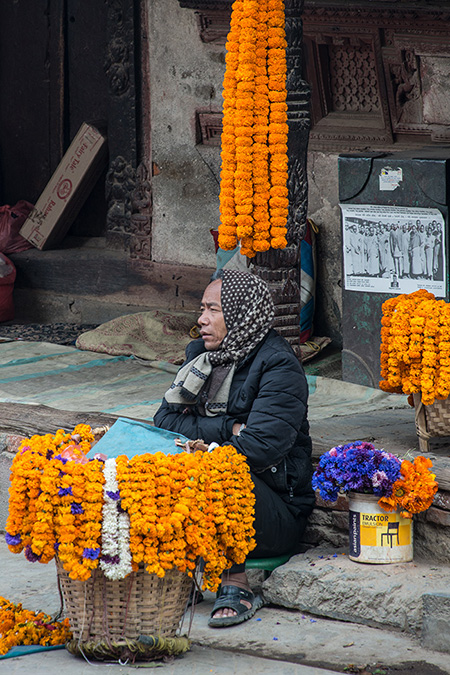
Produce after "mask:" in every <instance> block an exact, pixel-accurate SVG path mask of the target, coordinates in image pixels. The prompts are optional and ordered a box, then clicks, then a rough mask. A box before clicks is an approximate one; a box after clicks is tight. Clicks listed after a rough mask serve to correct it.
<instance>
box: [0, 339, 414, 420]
mask: <svg viewBox="0 0 450 675" xmlns="http://www.w3.org/2000/svg"><path fill="white" fill-rule="evenodd" d="M176 371H177V366H176V365H174V364H171V363H168V362H167V361H159V362H157V361H151V362H149V361H140V360H137V359H135V358H133V357H130V356H122V355H121V356H109V355H107V354H97V355H95V356H94V355H93V354H91V353H90V352H83V351H80V350H78V349H76V348H75V347H70V346H67V347H61V346H58V345H52V344H49V343H44V342H22V341H18V342H7V343H4V344H0V401H1V402H3V403H6V402H10V403H35V404H42V405H47V406H50V407H52V408H58V409H60V410H73V411H77V412H82V411H87V412H89V411H92V412H95V411H98V412H104V413H110V414H116V415H120V416H121V417H135V418H139V419H144V420H151V419H152V417H153V415H154V414H155V412H156V410H157V409H158V407H159V405H160V401H161V398H162V397H163V396H164V393H165V392H166V390H167V389H168V388H169V386H170V385H171V383H172V380H173V377H174V373H176ZM307 380H308V384H309V406H308V407H309V419H310V421H311V422H320V420H321V419H328V418H330V417H335V416H341V415H352V414H354V413H364V412H373V411H375V410H382V409H386V408H409V406H408V403H407V400H406V396H399V395H398V394H386V393H384V392H383V391H380V390H379V389H372V388H370V387H363V386H361V385H358V384H352V383H350V382H342V381H340V380H333V379H329V378H326V377H320V376H311V375H309V376H308V377H307Z"/></svg>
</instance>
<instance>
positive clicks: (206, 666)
mask: <svg viewBox="0 0 450 675" xmlns="http://www.w3.org/2000/svg"><path fill="white" fill-rule="evenodd" d="M342 557H343V556H342ZM354 565H355V566H356V567H359V566H358V564H357V563H354ZM362 567H364V568H366V566H362ZM383 567H385V568H386V566H383ZM395 567H397V566H391V569H392V570H394V568H395ZM0 569H1V570H2V573H1V575H0V595H2V596H4V597H7V598H9V599H11V600H14V601H15V602H22V603H23V606H24V607H25V608H27V609H32V610H38V609H43V610H45V611H46V612H48V613H51V614H53V613H56V612H57V611H58V609H59V605H60V599H59V594H58V590H57V584H56V571H55V567H54V565H53V563H50V564H49V565H40V564H39V563H34V564H32V563H29V562H28V561H27V560H26V559H25V558H24V557H23V555H22V554H20V555H14V554H12V553H10V552H9V550H8V548H7V546H6V544H5V542H4V539H3V538H1V539H0ZM411 569H413V568H411ZM280 570H281V568H279V571H280ZM275 573H276V571H275ZM275 573H274V574H275ZM419 573H420V570H419ZM393 574H394V572H393ZM417 578H418V577H417V576H414V574H411V584H413V583H414V579H417ZM276 581H277V579H276V578H275V577H273V580H272V581H271V580H270V578H269V580H268V581H266V582H264V584H265V587H267V590H269V589H270V588H271V585H272V590H270V593H271V594H274V590H273V583H275V582H276ZM335 581H336V579H335V578H334V579H333V578H332V579H331V580H330V584H329V587H328V588H329V593H330V595H331V594H332V593H333V585H334V583H335ZM358 583H361V581H359V582H358ZM368 584H369V585H370V584H373V578H372V579H370V580H369V581H368ZM310 586H311V580H309V581H305V582H304V585H303V588H304V589H305V602H307V600H306V598H307V597H308V593H309V592H310ZM322 586H323V584H322ZM292 590H293V589H292ZM372 591H373V594H374V595H376V589H375V588H372ZM296 592H297V597H301V596H302V587H300V585H299V587H298V588H297V589H296ZM358 592H359V589H358V587H357V586H356V585H355V586H352V585H349V586H348V588H347V594H348V596H349V598H350V600H349V601H351V596H352V594H354V596H355V609H356V608H357V606H358V605H359V604H360V599H358ZM275 599H276V598H275ZM213 602H214V596H213V595H212V594H211V593H205V600H204V602H202V603H200V604H199V605H197V606H196V608H195V613H194V618H193V621H192V626H191V632H190V637H191V639H192V642H193V648H192V650H191V651H190V652H189V653H188V654H186V655H185V656H184V657H183V658H180V659H177V660H176V661H175V662H173V663H172V664H167V665H165V666H164V671H162V672H164V673H166V674H167V675H185V674H187V673H192V674H193V675H194V674H195V675H204V674H207V673H213V674H214V675H221V674H222V673H224V674H225V673H227V674H228V673H233V674H234V673H236V674H237V675H241V674H246V673H252V675H258V674H259V673H261V674H262V673H264V674H268V675H271V673H277V675H278V674H280V675H285V674H286V675H330V673H331V672H356V673H358V672H363V667H364V666H366V667H368V668H370V670H369V669H367V670H366V673H369V672H372V671H373V670H375V665H376V664H379V665H380V667H381V666H383V667H384V671H383V669H380V668H379V672H380V675H381V673H383V672H384V673H385V674H386V675H388V674H389V675H390V673H399V674H400V673H401V674H402V675H406V673H413V674H415V675H439V674H448V673H450V658H449V655H448V654H445V653H441V652H438V651H433V650H430V649H427V648H425V647H423V646H422V644H421V642H420V639H419V638H417V637H415V636H413V635H411V634H407V633H405V632H401V631H400V630H395V629H394V628H390V629H388V630H386V629H380V628H374V627H371V626H367V625H361V624H358V623H352V622H349V621H339V620H333V619H330V618H325V617H324V616H323V614H322V615H321V614H320V612H321V608H320V607H316V608H315V613H312V612H309V613H307V612H306V611H303V610H292V609H291V610H290V609H286V608H280V607H276V606H274V605H269V606H267V607H264V608H262V609H261V610H260V611H259V612H258V613H257V614H256V615H255V617H253V618H252V619H251V620H250V621H247V622H246V623H245V624H242V625H240V626H234V627H230V628H226V629H211V628H209V627H208V625H207V622H208V617H209V613H210V611H211V607H212V604H213ZM293 606H294V605H293ZM188 624H189V616H188V617H187V618H186V619H185V625H184V627H183V631H186V630H187V628H188ZM93 667H95V668H96V672H99V673H103V672H104V673H106V672H109V673H115V672H116V673H121V674H124V675H125V674H126V675H131V673H133V672H135V668H134V667H132V666H120V665H114V666H113V665H108V664H99V663H95V664H94V666H91V665H89V664H88V663H85V662H84V661H82V660H80V659H78V658H76V657H74V656H72V655H70V654H69V653H68V652H66V651H65V650H58V651H51V652H41V653H39V654H34V655H28V656H22V657H18V658H15V659H6V660H3V661H0V673H5V674H6V673H8V675H9V673H29V672H31V671H34V672H36V673H37V674H38V675H41V673H46V674H48V675H56V674H57V673H61V672H64V675H82V674H84V673H87V672H88V670H89V672H92V668H93ZM141 667H144V666H143V664H142V665H141ZM147 667H148V666H147ZM351 668H353V670H351ZM345 669H347V670H345Z"/></svg>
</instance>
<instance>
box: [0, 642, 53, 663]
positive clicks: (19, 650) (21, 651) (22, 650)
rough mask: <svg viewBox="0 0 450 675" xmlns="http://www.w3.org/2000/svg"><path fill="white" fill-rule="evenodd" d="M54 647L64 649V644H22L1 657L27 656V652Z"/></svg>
mask: <svg viewBox="0 0 450 675" xmlns="http://www.w3.org/2000/svg"><path fill="white" fill-rule="evenodd" d="M52 649H64V645H50V646H49V647H43V646H42V645H21V646H20V647H11V649H10V650H9V652H7V653H6V654H3V656H0V660H1V659H14V658H15V657H16V656H26V655H27V654H36V652H48V651H50V650H52Z"/></svg>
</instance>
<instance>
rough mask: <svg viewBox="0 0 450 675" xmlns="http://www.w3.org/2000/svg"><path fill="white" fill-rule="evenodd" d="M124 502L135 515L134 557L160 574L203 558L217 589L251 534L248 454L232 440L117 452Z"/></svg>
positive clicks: (191, 566)
mask: <svg viewBox="0 0 450 675" xmlns="http://www.w3.org/2000/svg"><path fill="white" fill-rule="evenodd" d="M117 481H118V484H119V491H120V496H121V506H122V508H123V509H125V510H126V511H127V512H128V514H129V516H130V551H131V555H132V558H133V562H134V563H135V564H136V563H143V564H144V565H145V566H146V569H147V571H148V572H149V573H150V574H157V575H158V576H161V577H163V576H164V574H165V572H166V570H169V569H172V568H177V569H179V570H180V571H182V572H187V573H188V574H190V575H191V576H192V575H193V573H194V570H195V567H196V563H197V560H198V558H199V557H201V558H203V560H204V561H205V569H204V585H205V587H207V588H208V589H210V590H216V589H217V587H218V585H219V584H220V577H221V574H222V572H223V571H224V570H225V569H227V568H228V567H230V565H231V564H232V563H233V562H243V560H245V557H246V556H247V553H248V552H249V551H251V550H252V549H253V548H254V546H255V542H254V539H253V535H254V529H253V519H254V495H253V492H252V482H251V479H250V472H249V469H248V465H247V462H246V460H245V457H243V456H242V455H239V454H238V453H237V452H236V450H235V448H233V447H231V446H228V447H222V448H215V450H213V451H212V452H211V453H201V452H196V453H195V454H189V453H180V454H176V455H164V454H163V453H156V454H145V455H136V456H135V457H132V458H131V459H128V458H127V457H126V456H125V455H121V456H120V457H118V458H117Z"/></svg>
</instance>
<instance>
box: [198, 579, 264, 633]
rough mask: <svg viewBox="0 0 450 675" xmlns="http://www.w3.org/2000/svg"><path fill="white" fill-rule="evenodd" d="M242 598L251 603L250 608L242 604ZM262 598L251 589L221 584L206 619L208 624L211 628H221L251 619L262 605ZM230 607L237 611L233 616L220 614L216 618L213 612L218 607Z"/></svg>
mask: <svg viewBox="0 0 450 675" xmlns="http://www.w3.org/2000/svg"><path fill="white" fill-rule="evenodd" d="M242 600H245V601H246V602H249V603H250V604H251V607H250V609H249V608H248V607H247V606H246V605H244V603H243V602H241V601H242ZM263 605H264V600H263V599H262V597H261V596H260V595H254V594H253V593H252V592H251V591H246V590H244V589H243V588H238V587H237V586H232V585H227V586H221V588H220V591H219V594H218V596H217V598H216V601H215V603H214V607H213V610H212V612H211V618H210V620H209V621H208V626H211V628H221V627H223V626H235V625H236V624H238V623H242V622H243V621H247V619H251V617H252V616H253V615H254V613H255V612H256V611H257V610H258V609H260V608H261V607H263ZM225 608H227V609H232V610H234V611H235V612H237V613H236V614H235V615H234V616H221V617H218V618H217V619H216V618H214V614H215V613H216V612H217V611H218V610H219V609H225Z"/></svg>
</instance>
